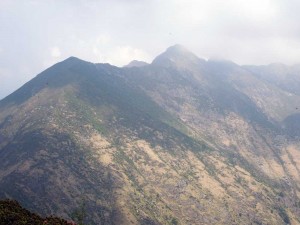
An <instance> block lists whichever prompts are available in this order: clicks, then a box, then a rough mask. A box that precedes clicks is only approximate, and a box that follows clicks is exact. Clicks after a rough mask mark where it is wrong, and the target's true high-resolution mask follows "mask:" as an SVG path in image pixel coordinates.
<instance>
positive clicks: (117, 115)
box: [0, 45, 300, 224]
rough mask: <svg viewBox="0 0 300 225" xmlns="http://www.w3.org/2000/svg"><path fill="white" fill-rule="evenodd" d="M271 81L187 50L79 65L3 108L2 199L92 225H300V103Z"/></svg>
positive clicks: (34, 84)
mask: <svg viewBox="0 0 300 225" xmlns="http://www.w3.org/2000/svg"><path fill="white" fill-rule="evenodd" d="M288 71H296V69H294V68H290V69H288ZM280 73H285V72H280ZM264 74H266V75H264ZM269 76H270V75H269V73H267V72H265V69H264V68H261V67H256V66H239V65H237V64H235V63H233V62H230V61H225V60H208V61H206V60H203V59H200V58H198V57H197V56H196V55H195V54H193V53H192V52H190V51H189V50H187V49H186V48H184V47H183V46H180V45H176V46H172V47H170V48H168V49H167V50H166V51H165V52H163V53H162V54H160V55H159V56H157V57H156V58H155V59H154V60H153V62H152V63H151V64H149V65H147V66H142V67H137V66H133V67H127V68H118V67H115V66H112V65H109V64H93V63H90V62H86V61H83V60H80V59H78V58H75V57H71V58H68V59H66V60H64V61H62V62H60V63H57V64H55V65H53V66H52V67H50V68H49V69H47V70H45V71H43V72H42V73H40V74H39V75H37V76H36V77H35V78H34V79H32V80H31V81H29V82H28V83H26V84H25V85H24V86H23V87H21V88H20V89H19V90H17V91H16V92H14V93H12V94H11V95H9V96H7V97H6V98H5V99H3V100H2V101H0V159H1V163H0V198H12V199H16V200H18V201H20V202H21V204H22V205H23V206H24V207H26V208H28V209H30V210H32V211H34V212H38V213H40V214H41V215H49V214H54V215H58V216H60V217H63V218H65V219H69V218H70V214H71V213H72V211H74V210H76V208H80V206H81V205H84V206H85V211H86V212H87V213H86V218H85V219H86V221H87V222H88V223H90V224H300V221H299V218H300V199H299V195H300V192H299V191H300V173H299V169H300V161H299V157H300V147H299V146H300V135H299V126H298V124H300V117H299V112H298V111H297V110H298V109H297V105H298V104H299V103H300V95H299V94H298V93H297V92H296V91H294V90H296V89H295V88H293V89H289V88H285V87H286V86H281V85H280V84H281V83H280V82H279V83H278V84H277V83H275V81H274V82H273V81H270V80H269V78H268V77H269ZM286 76H289V73H288V74H287V75H286ZM293 76H294V77H295V79H297V77H298V76H299V75H297V73H296V72H295V73H294V75H293ZM274 79H275V78H274ZM278 79H279V78H278ZM293 79H294V78H293ZM283 80H286V79H283Z"/></svg>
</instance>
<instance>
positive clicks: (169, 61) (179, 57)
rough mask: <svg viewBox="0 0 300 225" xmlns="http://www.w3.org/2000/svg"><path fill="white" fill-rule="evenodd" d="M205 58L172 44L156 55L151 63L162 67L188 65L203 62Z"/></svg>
mask: <svg viewBox="0 0 300 225" xmlns="http://www.w3.org/2000/svg"><path fill="white" fill-rule="evenodd" d="M204 62H205V60H203V59H200V58H198V57H197V56H196V55H195V54H194V53H192V52H190V51H189V50H187V49H186V48H185V47H184V46H182V45H178V44H177V45H174V46H171V47H169V48H167V50H166V51H165V52H163V53H162V54H160V55H159V56H157V57H156V58H155V59H154V60H153V62H152V64H153V65H157V66H163V67H172V66H176V67H189V66H191V65H198V64H202V63H204Z"/></svg>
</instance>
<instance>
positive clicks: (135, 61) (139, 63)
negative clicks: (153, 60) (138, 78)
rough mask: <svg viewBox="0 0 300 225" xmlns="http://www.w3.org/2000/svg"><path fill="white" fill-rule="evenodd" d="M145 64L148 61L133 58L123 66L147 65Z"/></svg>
mask: <svg viewBox="0 0 300 225" xmlns="http://www.w3.org/2000/svg"><path fill="white" fill-rule="evenodd" d="M147 65H148V63H146V62H143V61H138V60H133V61H131V62H130V63H129V64H127V65H126V66H124V67H143V66H147Z"/></svg>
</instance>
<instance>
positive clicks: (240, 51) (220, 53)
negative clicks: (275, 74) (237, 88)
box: [0, 0, 300, 98]
mask: <svg viewBox="0 0 300 225" xmlns="http://www.w3.org/2000/svg"><path fill="white" fill-rule="evenodd" d="M299 7H300V1H299V0H288V1H286V0H252V1H249V0H164V1H161V0H151V1H148V0H130V1H124V0H113V1H104V0H97V1H82V0H80V1H76V3H75V2H74V1H52V0H44V1H37V0H32V1H27V0H19V1H10V0H0V15H1V16H0V17H1V19H0V33H1V34H2V35H0V43H1V49H2V50H0V51H1V52H0V68H1V67H2V68H4V67H5V68H6V69H7V70H9V71H11V73H12V74H14V79H15V80H20V81H21V80H22V81H23V80H24V77H25V76H27V78H28V79H29V76H28V74H29V75H31V77H33V76H34V75H36V74H37V73H38V72H40V71H42V70H43V69H45V68H46V67H48V66H50V65H52V64H53V63H55V62H57V61H61V60H62V59H64V58H67V57H69V56H76V57H79V58H82V59H83V60H87V61H91V62H97V63H99V62H100V63H101V62H109V63H111V64H114V65H117V66H122V65H124V64H127V63H128V62H129V61H131V60H133V59H138V60H144V61H148V62H150V61H151V60H152V59H153V58H154V57H155V56H157V55H158V54H159V53H161V52H162V51H163V50H164V49H166V48H167V47H169V46H170V45H173V44H176V43H179V44H183V45H185V46H186V47H187V48H188V49H190V50H192V51H193V52H195V53H196V54H197V55H199V56H200V57H204V58H210V57H221V58H226V59H229V60H233V61H236V62H237V63H239V64H267V63H271V62H274V61H281V62H283V63H286V64H291V63H296V62H298V63H299V62H300V50H299V47H300V23H299V21H300V14H299V12H298V11H299V10H298V9H299ZM53 15H55V16H53ZM49 18H51V20H49ZM37 59H38V60H37ZM23 65H26V66H27V67H28V70H27V72H26V74H25V73H24V72H22V67H23ZM1 82H2V81H1ZM9 82H11V83H13V82H14V81H9ZM3 85H4V82H2V83H0V90H1V89H3ZM11 86H14V84H12V85H11ZM15 88H16V87H15ZM11 91H13V89H12V90H11ZM7 94H8V93H7ZM0 98H1V96H0Z"/></svg>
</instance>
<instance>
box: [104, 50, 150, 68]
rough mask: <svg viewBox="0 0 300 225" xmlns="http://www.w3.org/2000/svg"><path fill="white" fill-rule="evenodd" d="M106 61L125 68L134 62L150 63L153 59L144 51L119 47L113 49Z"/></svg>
mask: <svg viewBox="0 0 300 225" xmlns="http://www.w3.org/2000/svg"><path fill="white" fill-rule="evenodd" d="M107 55H108V56H107V58H105V61H106V62H108V63H110V64H113V65H117V66H124V65H126V64H128V63H129V62H130V61H132V60H141V61H146V62H149V61H150V59H151V57H150V56H149V55H148V54H147V53H146V52H145V51H143V50H142V49H137V48H134V47H131V46H119V47H116V48H114V49H112V50H111V51H110V52H109V53H108V54H107Z"/></svg>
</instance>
